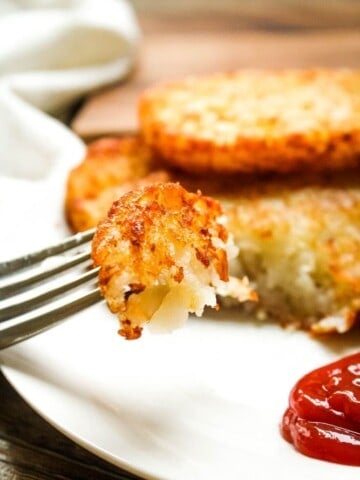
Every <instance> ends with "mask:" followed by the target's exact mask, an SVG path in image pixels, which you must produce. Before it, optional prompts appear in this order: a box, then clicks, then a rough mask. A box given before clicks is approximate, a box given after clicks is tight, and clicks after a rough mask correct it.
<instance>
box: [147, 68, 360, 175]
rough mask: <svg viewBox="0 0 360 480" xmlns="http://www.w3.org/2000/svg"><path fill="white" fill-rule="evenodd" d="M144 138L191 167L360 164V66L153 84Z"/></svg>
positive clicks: (285, 168) (170, 159)
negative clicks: (358, 67) (350, 68)
mask: <svg viewBox="0 0 360 480" xmlns="http://www.w3.org/2000/svg"><path fill="white" fill-rule="evenodd" d="M139 121H140V128H141V132H142V135H143V137H144V140H145V143H147V144H148V145H149V146H150V148H151V149H152V151H153V152H154V153H155V154H156V155H158V156H159V157H161V158H162V159H163V160H165V161H166V162H167V163H168V164H169V165H172V166H176V167H179V168H181V169H182V170H185V171H187V172H191V173H194V172H203V173H206V174H207V173H209V172H211V171H214V172H250V173H254V172H278V173H287V172H292V171H302V172H303V173H304V172H306V171H331V170H338V169H342V168H344V167H354V166H359V165H360V71H359V70H356V71H354V70H347V69H342V70H341V69H339V70H325V69H317V70H305V71H304V70H283V71H260V70H244V71H238V72H234V73H227V74H217V75H212V76H204V77H190V78H187V79H184V80H183V81H177V82H172V83H168V84H164V85H160V86H157V87H153V88H150V89H149V90H148V91H145V93H144V94H143V95H142V96H141V98H140V102H139Z"/></svg>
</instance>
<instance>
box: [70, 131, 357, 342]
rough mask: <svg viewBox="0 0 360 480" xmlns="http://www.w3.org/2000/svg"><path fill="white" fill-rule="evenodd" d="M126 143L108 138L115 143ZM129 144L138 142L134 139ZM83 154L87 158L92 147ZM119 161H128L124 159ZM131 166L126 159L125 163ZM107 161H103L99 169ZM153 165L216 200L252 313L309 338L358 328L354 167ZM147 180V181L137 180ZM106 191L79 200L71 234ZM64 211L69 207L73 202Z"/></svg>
mask: <svg viewBox="0 0 360 480" xmlns="http://www.w3.org/2000/svg"><path fill="white" fill-rule="evenodd" d="M128 141H129V140H124V139H113V140H112V142H118V143H119V144H121V143H122V142H126V143H127V142H128ZM132 141H133V142H140V143H141V141H140V140H139V139H136V138H133V139H132ZM101 145H104V144H103V143H102V141H101V142H97V148H100V147H101ZM119 148H121V147H120V146H119ZM138 148H139V149H142V148H145V147H143V146H141V147H140V146H139V147H138ZM89 151H90V153H89V155H92V153H91V152H92V151H93V150H92V148H90V150H89ZM104 154H105V153H104ZM106 154H107V153H106ZM122 161H123V162H126V156H124V157H123V160H122ZM132 161H133V159H131V158H130V159H129V162H130V163H129V165H131V162H132ZM141 161H142V160H141V157H139V159H138V162H139V163H141ZM115 162H116V160H115ZM83 164H87V167H86V170H87V169H92V168H94V171H93V174H94V175H95V174H96V169H97V168H98V165H96V166H95V164H93V163H92V162H91V161H90V160H89V158H86V159H85V160H84V162H83ZM110 164H111V160H110V156H109V158H108V162H105V163H104V164H103V167H102V168H103V170H106V169H107V168H108V165H110ZM93 165H94V166H93ZM137 168H141V166H140V165H139V164H137ZM151 168H154V169H155V170H154V171H152V172H151V175H153V176H155V177H157V176H161V177H162V178H163V179H165V181H179V182H180V183H181V184H182V185H183V186H184V187H185V188H186V189H188V190H189V191H195V192H196V191H197V190H198V189H201V191H202V192H203V193H204V194H206V195H211V197H213V198H215V199H217V200H219V201H220V203H221V205H222V208H223V211H224V214H225V215H226V217H227V228H228V230H229V231H230V233H231V234H232V236H233V237H234V241H235V244H236V246H237V247H238V248H239V254H238V256H237V258H236V259H233V260H232V261H231V271H232V272H233V275H236V276H238V277H239V278H242V277H243V275H246V276H247V277H248V278H249V280H250V281H251V284H252V286H253V287H254V289H255V290H256V291H257V293H258V295H259V302H257V303H256V304H255V303H252V304H251V305H253V307H256V308H257V313H258V316H259V317H262V316H268V317H270V318H274V319H275V320H276V321H278V322H280V323H282V324H284V325H294V326H296V327H300V328H306V329H311V330H312V331H313V332H315V333H326V332H333V331H335V332H344V331H346V330H349V329H350V328H352V327H353V326H354V325H355V324H356V320H357V317H358V316H359V311H360V175H359V170H354V171H351V172H348V173H346V172H343V173H340V172H339V173H337V174H327V175H321V176H319V175H297V176H295V177H294V176H292V177H289V176H287V177H284V178H283V179H281V178H280V179H279V178H276V177H275V176H267V177H259V178H254V177H249V176H246V175H231V176H226V175H222V176H219V175H215V176H211V175H210V176H209V175H207V176H205V177H195V176H193V175H186V174H180V173H179V172H176V171H173V170H170V169H168V170H167V171H164V170H156V168H157V166H156V162H155V161H154V163H153V164H152V167H151ZM82 171H83V170H82V169H76V170H74V171H73V172H72V174H71V176H80V177H82ZM103 174H104V175H105V171H104V172H103ZM90 177H91V176H90ZM151 178H154V177H148V176H147V177H145V178H144V180H143V181H144V182H146V181H147V180H149V179H150V180H151ZM73 180H74V179H73ZM138 181H139V180H136V182H138ZM161 181H164V180H161ZM134 185H135V184H134ZM124 186H125V187H126V188H127V189H130V188H131V186H132V184H131V182H127V183H126V184H123V185H122V184H119V188H124ZM109 188H110V190H111V189H113V188H114V184H113V183H110V185H109ZM106 191H107V186H106V184H103V185H101V188H98V189H97V190H96V189H95V188H94V189H93V199H92V203H91V204H90V205H89V204H88V203H87V199H86V198H85V199H84V202H85V205H87V207H88V208H83V209H82V217H81V221H80V222H79V224H78V225H77V224H76V218H78V217H77V216H76V215H75V216H73V218H74V219H75V222H73V224H72V225H73V228H74V229H75V230H80V229H81V228H82V226H83V225H84V221H85V223H87V224H88V226H89V227H90V226H95V225H96V224H97V222H98V221H99V220H102V219H104V218H105V217H106V214H107V210H108V208H109V207H110V205H111V203H109V204H105V203H106V202H104V200H103V199H104V196H106ZM97 199H99V203H98V204H97ZM80 206H81V197H80V196H78V197H77V200H76V203H75V205H74V208H75V209H76V210H77V211H78V209H79V207H80ZM68 208H69V209H70V210H71V209H72V208H73V204H72V203H71V202H69V203H68ZM68 215H69V216H71V211H70V212H69V214H68ZM253 307H252V308H253Z"/></svg>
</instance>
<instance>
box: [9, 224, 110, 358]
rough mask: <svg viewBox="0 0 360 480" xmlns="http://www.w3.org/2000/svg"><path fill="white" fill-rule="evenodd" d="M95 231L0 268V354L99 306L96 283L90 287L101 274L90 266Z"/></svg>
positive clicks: (71, 238) (73, 237) (17, 259)
mask: <svg viewBox="0 0 360 480" xmlns="http://www.w3.org/2000/svg"><path fill="white" fill-rule="evenodd" d="M94 231H95V229H92V230H87V231H86V232H83V233H78V234H76V235H73V236H71V237H67V238H66V239H65V240H63V241H61V242H58V243H56V244H54V245H52V246H50V247H47V248H44V249H42V250H39V251H36V252H33V253H30V254H27V255H24V256H21V257H18V258H15V259H13V260H10V261H6V262H2V263H0V350H1V349H3V348H6V347H9V346H11V345H15V344H16V343H19V342H22V341H23V340H26V339H28V338H30V337H32V336H34V335H37V334H38V333H41V332H43V331H45V330H47V329H48V328H50V327H52V326H54V325H56V324H57V323H59V322H60V321H62V320H64V319H65V318H66V317H68V316H69V315H71V314H73V313H75V312H77V311H79V310H82V309H84V308H86V307H88V306H90V305H93V304H94V303H96V302H98V301H100V300H101V298H102V297H101V295H100V290H99V288H98V286H97V281H96V283H95V285H94V282H92V284H89V282H90V281H91V280H94V279H96V278H97V275H98V271H99V268H94V267H93V266H92V265H91V262H90V245H89V244H88V243H89V241H90V240H91V239H92V237H93V235H94ZM79 247H81V251H80V252H79ZM50 263H53V265H51V264H50ZM47 264H48V265H47ZM36 265H37V266H36ZM75 267H76V268H75ZM54 278H55V280H53V279H54ZM80 287H82V288H81V290H79V289H80ZM74 289H77V290H78V291H77V292H76V293H75V295H74V294H73V295H72V294H71V291H73V290H74ZM69 292H70V294H69Z"/></svg>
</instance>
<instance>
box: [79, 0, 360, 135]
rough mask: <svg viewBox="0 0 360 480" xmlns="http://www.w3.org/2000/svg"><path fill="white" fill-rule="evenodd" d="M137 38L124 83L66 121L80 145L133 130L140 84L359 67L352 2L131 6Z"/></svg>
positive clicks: (156, 0)
mask: <svg viewBox="0 0 360 480" xmlns="http://www.w3.org/2000/svg"><path fill="white" fill-rule="evenodd" d="M131 3H132V5H133V7H134V9H135V11H136V14H137V17H138V21H139V24H140V27H141V30H142V33H143V41H142V48H141V51H140V55H139V58H138V62H137V68H136V70H135V72H133V75H132V77H131V78H130V81H128V82H127V83H126V84H121V85H119V86H117V87H115V88H110V89H109V88H107V89H105V90H104V91H103V92H100V93H99V94H97V95H92V97H91V98H90V99H89V100H88V101H86V102H85V103H84V104H83V105H82V107H81V108H80V110H79V112H78V114H77V115H76V116H75V118H74V121H73V123H72V126H73V129H74V130H75V132H76V133H78V134H79V135H80V136H81V137H83V138H84V139H91V138H95V137H98V136H101V135H103V134H113V133H114V134H118V133H123V132H126V131H129V130H134V129H136V128H137V119H136V103H137V98H138V95H139V93H141V91H142V90H143V89H144V88H146V87H147V86H149V85H151V84H153V83H156V82H159V81H166V80H169V79H173V78H179V77H182V76H184V75H191V74H201V73H208V72H215V71H221V70H234V69H237V68H243V67H245V68H246V67H259V68H281V67H299V68H302V67H319V66H323V67H343V66H345V67H359V63H360V1H358V0H222V1H216V0H183V1H182V2H176V1H166V0H132V2H131Z"/></svg>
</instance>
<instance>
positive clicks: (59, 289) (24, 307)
mask: <svg viewBox="0 0 360 480" xmlns="http://www.w3.org/2000/svg"><path fill="white" fill-rule="evenodd" d="M98 272H99V267H97V268H93V269H91V270H88V271H87V272H85V273H83V274H82V275H79V276H77V277H75V278H72V279H71V280H69V281H63V282H61V283H57V284H56V285H55V286H54V287H52V288H50V289H47V290H45V291H42V292H40V293H38V294H36V295H34V296H31V297H28V298H26V299H24V300H21V301H19V300H18V299H17V297H15V298H12V299H11V300H10V301H7V304H6V305H5V306H4V307H1V308H0V322H3V321H5V320H8V319H9V318H11V317H15V316H17V315H20V314H21V312H24V311H29V310H33V309H34V308H36V307H38V306H39V305H41V304H43V303H44V302H45V301H47V300H51V299H52V298H55V297H56V296H58V295H60V294H61V293H65V292H67V291H69V290H70V289H72V288H75V287H77V286H79V285H82V284H83V283H85V282H87V281H89V280H91V279H93V278H95V277H96V276H97V274H98ZM5 302H6V301H5ZM5 302H3V303H5Z"/></svg>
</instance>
